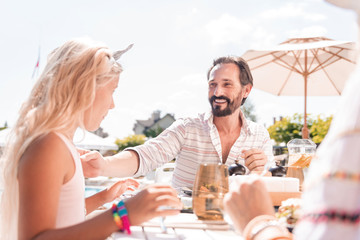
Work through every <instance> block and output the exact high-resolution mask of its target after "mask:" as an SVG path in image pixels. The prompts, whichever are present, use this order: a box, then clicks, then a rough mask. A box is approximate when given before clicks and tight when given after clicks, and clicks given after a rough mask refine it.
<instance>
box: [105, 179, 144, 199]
mask: <svg viewBox="0 0 360 240" xmlns="http://www.w3.org/2000/svg"><path fill="white" fill-rule="evenodd" d="M139 185H140V184H139V182H138V181H136V180H135V179H132V178H127V179H124V180H120V181H118V182H116V183H114V184H113V185H112V186H111V187H109V188H107V189H106V190H104V201H105V202H106V203H108V202H112V201H114V200H115V199H116V198H118V197H120V196H121V194H123V193H124V192H126V191H127V190H131V191H134V190H135V189H136V188H138V187H139Z"/></svg>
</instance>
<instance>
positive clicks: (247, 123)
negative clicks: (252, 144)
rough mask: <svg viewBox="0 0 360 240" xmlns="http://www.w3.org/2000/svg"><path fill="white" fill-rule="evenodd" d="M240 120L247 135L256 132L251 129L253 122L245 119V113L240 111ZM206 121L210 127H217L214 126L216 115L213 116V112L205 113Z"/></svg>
mask: <svg viewBox="0 0 360 240" xmlns="http://www.w3.org/2000/svg"><path fill="white" fill-rule="evenodd" d="M240 118H241V120H242V123H243V126H242V128H241V129H242V130H244V131H245V133H246V135H251V134H252V133H253V132H254V131H253V129H252V127H251V124H250V123H251V121H249V120H248V119H246V118H245V116H244V113H243V112H242V111H241V110H240ZM204 119H205V121H207V123H208V125H209V127H211V126H215V125H214V115H213V114H212V112H211V110H210V111H208V112H206V113H205V117H204Z"/></svg>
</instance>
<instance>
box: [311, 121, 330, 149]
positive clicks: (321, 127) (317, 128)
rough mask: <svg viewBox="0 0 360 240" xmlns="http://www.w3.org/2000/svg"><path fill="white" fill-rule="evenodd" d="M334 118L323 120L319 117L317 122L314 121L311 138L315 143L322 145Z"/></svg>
mask: <svg viewBox="0 0 360 240" xmlns="http://www.w3.org/2000/svg"><path fill="white" fill-rule="evenodd" d="M332 119H333V116H330V117H326V118H325V119H323V118H321V116H320V115H319V116H318V117H317V119H316V120H314V123H313V125H312V126H311V128H310V136H311V138H312V140H313V142H314V143H317V144H319V143H321V142H322V140H323V139H324V137H325V136H326V134H327V132H328V130H329V128H330V124H331V121H332Z"/></svg>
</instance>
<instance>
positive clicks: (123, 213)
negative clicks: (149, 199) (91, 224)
mask: <svg viewBox="0 0 360 240" xmlns="http://www.w3.org/2000/svg"><path fill="white" fill-rule="evenodd" d="M117 213H118V214H119V216H120V218H121V221H122V224H123V230H126V232H127V233H128V234H131V230H130V221H129V218H128V212H127V210H126V207H125V204H124V201H122V200H121V201H120V202H119V203H118V204H117Z"/></svg>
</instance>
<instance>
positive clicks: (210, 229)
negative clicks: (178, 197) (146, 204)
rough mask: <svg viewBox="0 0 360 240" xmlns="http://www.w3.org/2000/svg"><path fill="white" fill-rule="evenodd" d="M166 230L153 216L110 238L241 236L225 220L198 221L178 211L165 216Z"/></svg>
mask: <svg viewBox="0 0 360 240" xmlns="http://www.w3.org/2000/svg"><path fill="white" fill-rule="evenodd" d="M164 223H165V226H166V228H167V230H166V232H163V231H162V228H161V227H160V218H154V219H152V220H150V221H149V222H146V223H144V224H142V226H132V227H131V232H132V233H131V235H128V234H126V233H120V232H117V233H114V234H112V236H111V237H109V240H110V239H148V240H151V239H154V240H155V239H163V240H164V239H165V240H166V239H179V240H180V239H181V240H184V239H196V240H214V239H221V240H227V239H237V240H239V239H240V240H241V239H242V237H241V236H240V235H239V234H237V233H236V232H235V231H234V230H233V228H232V226H231V225H229V224H227V223H226V222H225V221H200V220H197V217H196V216H195V215H194V214H189V213H180V214H179V215H176V216H170V217H166V219H165V221H164Z"/></svg>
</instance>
